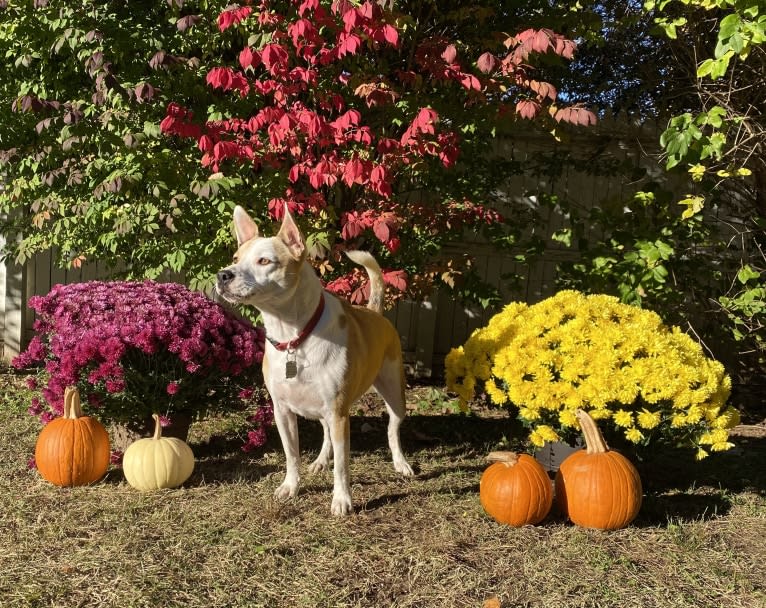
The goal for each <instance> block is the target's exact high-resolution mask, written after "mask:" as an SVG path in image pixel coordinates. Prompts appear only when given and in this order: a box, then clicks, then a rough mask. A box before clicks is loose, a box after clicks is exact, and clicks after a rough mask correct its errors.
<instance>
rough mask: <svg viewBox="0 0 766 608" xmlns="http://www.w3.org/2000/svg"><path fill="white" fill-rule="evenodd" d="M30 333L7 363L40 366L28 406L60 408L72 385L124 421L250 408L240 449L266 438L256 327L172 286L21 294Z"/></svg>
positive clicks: (87, 286) (101, 286)
mask: <svg viewBox="0 0 766 608" xmlns="http://www.w3.org/2000/svg"><path fill="white" fill-rule="evenodd" d="M29 306H30V307H31V308H32V309H34V310H35V312H36V313H37V320H36V321H35V325H34V329H35V332H36V335H35V337H34V338H33V339H32V341H31V342H30V344H29V346H28V348H27V349H26V350H25V351H24V352H23V353H22V354H21V355H19V356H18V357H17V358H16V359H15V360H14V362H13V364H14V366H15V367H17V368H29V367H35V366H37V367H41V372H40V375H41V379H42V380H43V382H42V383H41V386H42V389H41V395H42V399H34V400H33V402H32V406H31V407H30V413H31V414H33V415H36V416H39V417H40V418H41V420H42V421H43V422H47V421H49V420H51V419H52V418H54V417H56V416H59V415H61V414H62V410H63V403H64V389H65V388H66V387H67V386H70V385H75V386H77V387H78V388H79V389H80V393H81V394H82V395H83V397H84V401H85V402H86V403H87V406H86V407H87V408H88V409H89V413H90V414H92V415H95V416H96V417H98V418H99V419H101V420H102V421H105V422H114V423H130V422H136V421H141V420H145V419H147V418H148V417H149V416H151V414H152V413H159V414H161V415H162V416H164V417H166V418H167V419H171V420H172V418H173V416H174V415H176V414H183V415H185V416H190V417H191V418H192V419H194V418H200V417H202V416H204V415H206V414H207V413H210V412H226V411H233V410H236V409H242V408H244V407H247V406H249V405H256V406H257V409H256V412H255V414H254V415H253V416H252V417H251V419H250V421H251V422H252V423H253V425H254V427H255V428H254V430H251V431H250V432H249V434H248V440H247V443H246V444H245V449H253V448H255V447H257V446H259V445H262V444H263V443H264V442H265V441H266V427H267V426H268V425H269V424H270V422H271V404H270V402H269V401H268V400H267V399H265V398H264V395H265V393H264V391H263V390H261V387H262V381H261V366H260V363H261V361H262V359H263V343H264V333H263V329H262V328H260V327H255V326H253V325H251V324H250V323H249V322H247V321H245V320H242V319H240V318H238V317H236V316H235V315H234V314H232V313H231V312H229V311H227V310H226V309H225V308H223V307H222V306H220V305H219V304H217V303H215V302H213V301H212V300H210V299H209V298H207V297H206V296H204V295H203V294H201V293H197V292H193V291H190V290H189V289H187V288H186V287H184V286H183V285H179V284H176V283H156V282H154V281H144V282H132V281H112V282H103V281H91V282H87V283H76V284H71V285H57V286H55V287H54V288H53V289H52V290H51V291H50V292H49V293H48V294H47V295H45V296H35V297H33V298H31V299H30V301H29Z"/></svg>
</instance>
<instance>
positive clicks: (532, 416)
mask: <svg viewBox="0 0 766 608" xmlns="http://www.w3.org/2000/svg"><path fill="white" fill-rule="evenodd" d="M519 416H521V417H522V418H523V419H524V420H526V421H527V422H532V421H534V420H539V419H540V412H539V411H538V410H536V409H533V408H531V407H522V408H520V409H519Z"/></svg>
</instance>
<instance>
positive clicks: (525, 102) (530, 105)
mask: <svg viewBox="0 0 766 608" xmlns="http://www.w3.org/2000/svg"><path fill="white" fill-rule="evenodd" d="M539 111H540V104H539V103H537V102H536V101H532V100H531V99H522V100H521V101H520V102H519V103H517V104H516V113H517V114H518V115H519V116H521V117H522V118H527V119H532V118H534V117H535V116H537V113H538V112H539Z"/></svg>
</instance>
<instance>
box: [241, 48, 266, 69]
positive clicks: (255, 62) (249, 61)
mask: <svg viewBox="0 0 766 608" xmlns="http://www.w3.org/2000/svg"><path fill="white" fill-rule="evenodd" d="M260 64H261V54H260V53H259V52H258V51H253V49H251V48H250V47H249V46H246V47H245V48H243V49H242V51H240V53H239V65H241V66H242V69H243V70H246V69H247V68H253V69H255V68H257V67H258V66H259V65H260Z"/></svg>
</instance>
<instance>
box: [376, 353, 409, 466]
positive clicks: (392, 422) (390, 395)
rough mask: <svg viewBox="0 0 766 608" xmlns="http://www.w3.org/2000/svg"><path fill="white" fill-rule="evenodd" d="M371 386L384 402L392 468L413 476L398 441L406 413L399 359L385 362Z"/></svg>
mask: <svg viewBox="0 0 766 608" xmlns="http://www.w3.org/2000/svg"><path fill="white" fill-rule="evenodd" d="M372 386H373V387H374V388H375V390H376V391H377V392H378V394H379V395H380V396H381V397H382V398H383V401H385V402H386V409H387V410H388V446H389V447H390V448H391V456H392V458H393V461H394V468H395V469H396V470H397V471H398V472H399V473H401V474H402V475H407V476H411V475H414V473H413V471H412V467H411V466H410V465H409V463H408V462H407V459H406V458H405V457H404V453H403V452H402V446H401V443H400V441H399V427H400V426H401V424H402V421H403V420H404V416H405V414H406V413H407V408H406V406H405V399H404V369H403V368H402V362H401V360H400V359H396V360H386V361H384V362H383V366H382V367H381V368H380V372H379V373H378V377H377V378H375V382H373V384H372Z"/></svg>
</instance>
